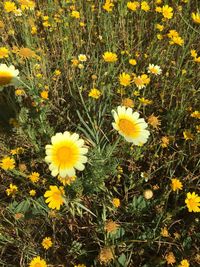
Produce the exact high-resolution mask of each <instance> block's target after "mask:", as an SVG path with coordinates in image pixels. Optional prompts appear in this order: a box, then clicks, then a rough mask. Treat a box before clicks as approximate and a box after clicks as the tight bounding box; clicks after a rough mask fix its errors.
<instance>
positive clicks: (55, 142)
mask: <svg viewBox="0 0 200 267" xmlns="http://www.w3.org/2000/svg"><path fill="white" fill-rule="evenodd" d="M51 142H52V145H46V147H45V149H46V155H47V156H46V157H45V160H46V162H47V163H50V166H49V169H50V171H51V174H52V176H54V177H55V176H57V175H58V174H59V175H60V176H61V177H62V178H65V177H66V176H67V175H68V176H70V177H71V176H75V169H77V170H79V171H82V170H84V168H85V166H84V163H86V162H87V157H86V156H85V154H86V153H87V152H88V149H87V148H86V147H84V140H83V139H79V135H78V134H76V133H73V134H70V133H69V132H64V133H57V134H56V135H55V136H53V137H52V138H51Z"/></svg>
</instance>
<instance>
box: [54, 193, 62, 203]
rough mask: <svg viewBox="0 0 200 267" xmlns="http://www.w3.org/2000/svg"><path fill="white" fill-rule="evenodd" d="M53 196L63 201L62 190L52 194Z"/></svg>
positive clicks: (55, 199)
mask: <svg viewBox="0 0 200 267" xmlns="http://www.w3.org/2000/svg"><path fill="white" fill-rule="evenodd" d="M52 198H53V200H54V201H61V199H62V196H61V193H60V192H54V193H53V195H52Z"/></svg>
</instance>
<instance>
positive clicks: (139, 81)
mask: <svg viewBox="0 0 200 267" xmlns="http://www.w3.org/2000/svg"><path fill="white" fill-rule="evenodd" d="M133 82H134V83H135V85H136V86H137V87H138V88H139V89H142V88H144V87H145V86H146V85H148V84H149V83H150V78H149V77H148V75H146V74H142V75H141V76H136V77H135V78H134V79H133Z"/></svg>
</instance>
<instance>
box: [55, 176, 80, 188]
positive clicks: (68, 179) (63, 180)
mask: <svg viewBox="0 0 200 267" xmlns="http://www.w3.org/2000/svg"><path fill="white" fill-rule="evenodd" d="M57 178H58V180H59V181H60V182H61V183H62V184H63V185H64V186H65V185H70V184H71V183H72V182H74V181H75V180H76V176H72V177H69V176H66V177H64V178H62V177H61V176H60V175H58V177H57Z"/></svg>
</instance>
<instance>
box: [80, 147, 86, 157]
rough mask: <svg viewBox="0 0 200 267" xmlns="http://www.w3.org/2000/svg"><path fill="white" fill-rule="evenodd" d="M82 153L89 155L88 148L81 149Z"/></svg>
mask: <svg viewBox="0 0 200 267" xmlns="http://www.w3.org/2000/svg"><path fill="white" fill-rule="evenodd" d="M80 153H81V154H82V155H83V154H87V153H88V148H86V147H81V148H80Z"/></svg>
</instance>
